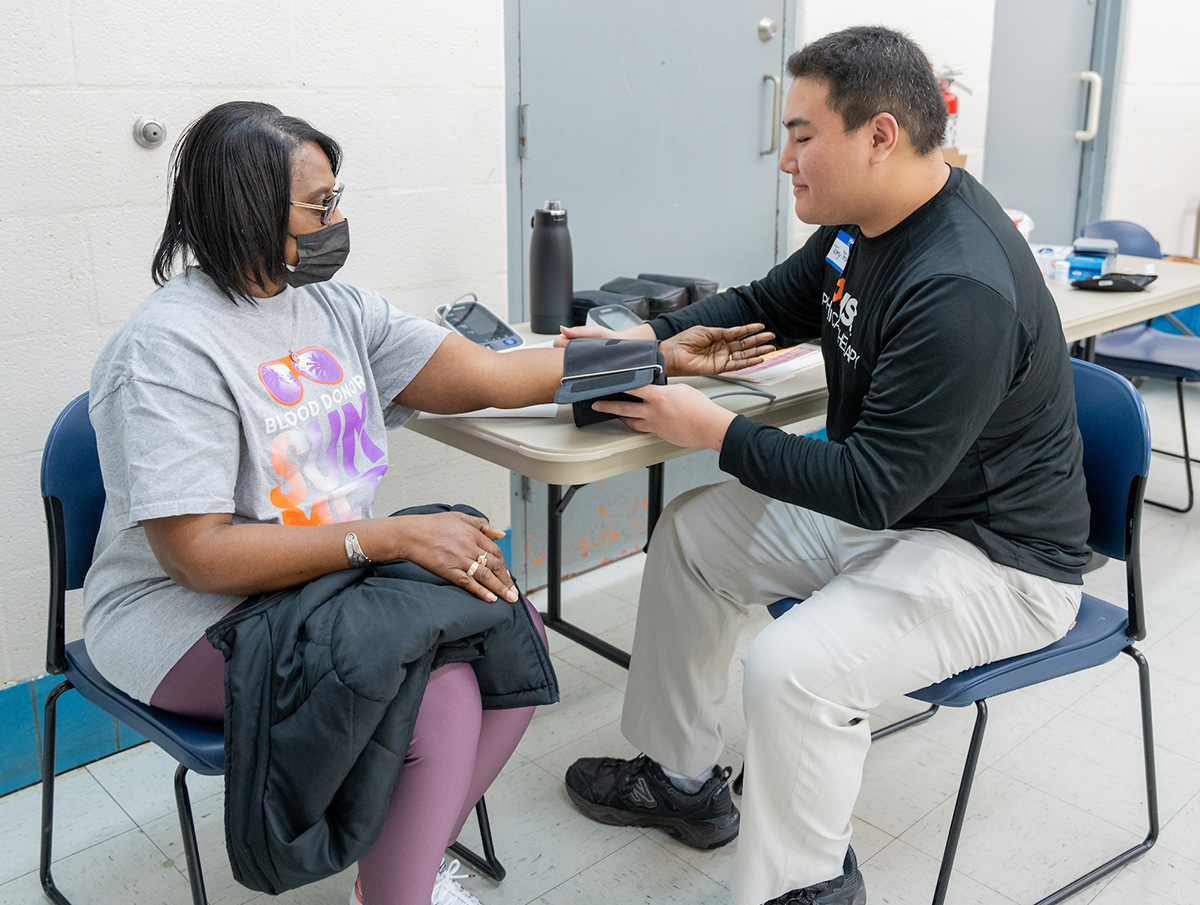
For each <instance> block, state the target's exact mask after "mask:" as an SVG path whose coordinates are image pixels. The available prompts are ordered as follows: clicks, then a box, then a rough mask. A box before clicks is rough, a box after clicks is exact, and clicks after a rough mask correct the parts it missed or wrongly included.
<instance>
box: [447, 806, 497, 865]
mask: <svg viewBox="0 0 1200 905" xmlns="http://www.w3.org/2000/svg"><path fill="white" fill-rule="evenodd" d="M475 819H476V820H478V821H479V839H480V841H481V842H482V843H483V854H482V855H480V854H477V853H476V852H474V851H472V850H471V849H469V848H467V847H466V846H465V845H463V844H462V843H461V842H455V843H454V844H453V845H451V846H450V851H452V852H453V853H454V854H455V855H456V856H457V857H458V858H460V859H461V860H463V861H466V862H467V863H468V864H470V865H471V866H472V867H473V868H475V869H476V870H477V871H479V872H480V873H481V874H483V875H484V876H486V877H491V878H492V879H493V880H495V881H496V882H497V883H499V882H500V881H501V880H503V879H504V877H505V875H506V874H507V873H508V871H506V870H505V869H504V865H503V864H501V863H500V859H499V858H497V857H496V848H495V846H493V845H492V824H491V822H490V821H489V820H488V813H487V805H486V804H484V801H483V798H480V799H479V801H477V802H476V803H475Z"/></svg>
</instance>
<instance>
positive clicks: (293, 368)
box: [258, 202, 342, 405]
mask: <svg viewBox="0 0 1200 905" xmlns="http://www.w3.org/2000/svg"><path fill="white" fill-rule="evenodd" d="M293 203H295V202H293ZM301 377H306V378H308V379H309V380H311V381H312V382H313V383H324V384H331V383H337V382H338V381H340V380H341V379H342V366H341V365H340V364H338V362H337V359H336V358H334V357H333V356H332V355H330V354H329V353H328V352H326V351H325V350H324V349H322V348H321V347H320V346H309V347H308V348H307V349H301V350H300V351H299V352H297V353H296V356H295V358H292V356H290V355H285V356H283V358H277V359H276V360H275V361H268V362H267V363H266V364H264V365H262V366H261V367H259V369H258V379H259V380H261V381H262V382H263V386H264V387H266V388H267V392H268V393H270V394H271V396H272V398H274V400H275V401H276V402H279V403H282V404H283V405H295V404H296V403H297V402H299V401H300V400H301V399H303V398H304V384H302V383H301V382H300V378H301Z"/></svg>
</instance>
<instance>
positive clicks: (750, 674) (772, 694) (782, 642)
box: [742, 621, 824, 714]
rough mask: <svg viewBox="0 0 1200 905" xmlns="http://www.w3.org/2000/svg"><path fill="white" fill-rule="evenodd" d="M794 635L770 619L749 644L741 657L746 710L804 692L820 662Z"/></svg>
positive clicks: (821, 666) (814, 680)
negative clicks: (769, 622) (768, 623)
mask: <svg viewBox="0 0 1200 905" xmlns="http://www.w3.org/2000/svg"><path fill="white" fill-rule="evenodd" d="M807 646H808V645H803V644H798V643H797V640H796V638H795V637H794V634H793V633H791V632H786V631H781V630H780V626H779V623H778V621H775V622H772V623H771V624H770V625H768V626H767V627H766V628H764V629H763V630H762V631H761V632H759V633H758V637H756V638H755V639H754V641H753V642H752V643H751V644H750V647H749V648H748V649H747V650H746V653H745V655H743V657H742V665H743V667H744V672H743V677H742V697H743V700H744V701H745V706H746V711H747V713H748V714H749V713H750V712H751V711H753V710H755V709H758V708H760V707H768V708H769V707H773V706H780V705H783V704H785V702H786V701H787V700H788V699H790V698H791V697H792V696H793V695H795V694H801V695H807V694H809V693H810V691H809V690H810V689H811V688H812V687H813V683H814V682H816V681H819V677H818V673H819V672H821V671H822V670H823V667H824V664H822V663H821V662H819V659H818V657H819V654H815V653H814V652H812V651H805V650H803V649H802V648H804V647H807Z"/></svg>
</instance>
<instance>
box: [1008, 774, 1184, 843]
mask: <svg viewBox="0 0 1200 905" xmlns="http://www.w3.org/2000/svg"><path fill="white" fill-rule="evenodd" d="M990 769H993V770H995V771H996V772H997V773H999V774H1000V775H1001V776H1005V777H1007V778H1008V779H1011V780H1013V781H1014V782H1019V783H1020V784H1021V785H1023V786H1025V787H1027V788H1030V789H1033V790H1034V791H1036V792H1040V793H1041V794H1042V795H1045V796H1046V797H1047V798H1052V799H1053V800H1054V801H1057V802H1058V803H1059V804H1062V805H1065V806H1066V807H1068V808H1071V809H1072V810H1074V811H1078V812H1079V813H1080V814H1084V815H1086V816H1088V817H1094V818H1095V819H1096V820H1099V821H1101V822H1102V823H1106V824H1108V825H1109V826H1110V827H1112V828H1113V829H1118V830H1120V831H1121V832H1123V833H1134V834H1135V835H1140V836H1141V837H1142V838H1143V839H1144V838H1145V836H1146V833H1147V832H1148V831H1149V827H1148V826H1145V825H1141V826H1136V827H1132V826H1125V825H1123V824H1120V823H1117V822H1115V821H1114V820H1112V819H1111V818H1109V817H1106V816H1104V815H1102V814H1096V813H1093V812H1092V811H1089V810H1087V809H1086V808H1081V807H1080V806H1079V805H1077V804H1075V803H1074V802H1072V801H1067V800H1066V799H1065V798H1063V797H1062V796H1061V795H1056V794H1055V793H1054V792H1051V791H1048V790H1046V789H1043V788H1042V787H1041V786H1036V785H1034V784H1033V783H1031V782H1029V781H1028V780H1027V779H1024V778H1022V777H1020V776H1014V775H1013V774H1011V773H1008V772H1006V771H1005V770H1003V769H1001V768H1000V767H999V766H997V765H992V766H991V767H990ZM1135 784H1136V785H1137V787H1138V793H1139V794H1141V793H1142V791H1143V786H1144V785H1145V779H1144V778H1143V777H1141V776H1138V777H1136V782H1135ZM1102 795H1103V793H1101V796H1102ZM1096 800H1097V801H1100V800H1102V797H1097V799H1096ZM1180 810H1182V808H1180ZM1162 813H1163V810H1162V800H1161V796H1160V800H1159V803H1158V816H1159V827H1160V829H1161V827H1163V826H1165V825H1166V822H1167V821H1165V820H1163V819H1162ZM1175 813H1176V814H1178V813H1179V811H1176V812H1175ZM1172 816H1175V815H1172ZM1130 844H1131V845H1132V844H1133V843H1132V842H1131V843H1130Z"/></svg>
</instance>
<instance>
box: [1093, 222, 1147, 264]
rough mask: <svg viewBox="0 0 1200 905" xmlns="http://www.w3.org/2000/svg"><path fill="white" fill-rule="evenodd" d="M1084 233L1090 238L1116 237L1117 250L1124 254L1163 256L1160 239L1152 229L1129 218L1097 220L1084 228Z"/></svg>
mask: <svg viewBox="0 0 1200 905" xmlns="http://www.w3.org/2000/svg"><path fill="white" fill-rule="evenodd" d="M1083 234H1084V236H1085V237H1087V238H1089V239H1115V240H1116V242H1117V251H1119V252H1120V253H1121V254H1123V255H1138V256H1139V257H1142V258H1161V257H1162V250H1161V249H1160V248H1159V245H1158V240H1157V239H1155V238H1154V236H1152V235H1151V234H1150V230H1148V229H1146V228H1145V227H1144V226H1138V224H1136V223H1132V222H1130V221H1129V220H1095V221H1093V222H1092V223H1089V224H1088V225H1087V226H1085V227H1084V228H1083Z"/></svg>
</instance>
